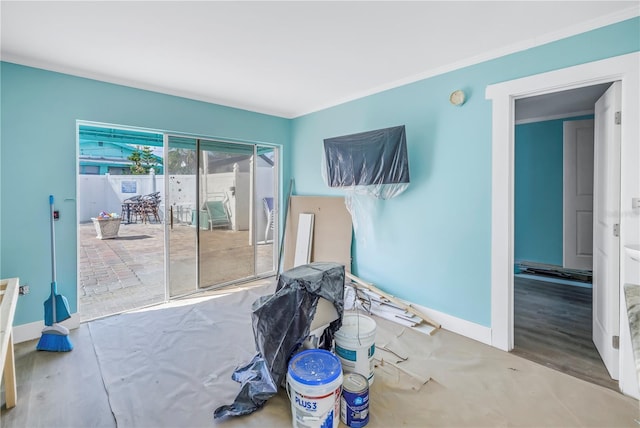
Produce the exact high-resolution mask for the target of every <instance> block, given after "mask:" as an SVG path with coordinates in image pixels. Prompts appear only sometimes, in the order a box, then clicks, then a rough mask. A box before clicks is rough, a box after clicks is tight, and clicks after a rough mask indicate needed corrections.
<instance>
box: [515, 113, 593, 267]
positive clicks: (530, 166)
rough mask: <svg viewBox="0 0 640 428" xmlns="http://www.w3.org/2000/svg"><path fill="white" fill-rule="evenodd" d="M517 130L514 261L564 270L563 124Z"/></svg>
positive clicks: (561, 121)
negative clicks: (561, 267)
mask: <svg viewBox="0 0 640 428" xmlns="http://www.w3.org/2000/svg"><path fill="white" fill-rule="evenodd" d="M580 119H593V115H591V116H580V117H574V118H571V119H559V120H547V121H544V122H536V123H527V124H522V125H517V126H516V132H515V145H516V147H515V184H514V194H515V213H514V217H515V218H514V223H515V231H514V241H515V242H514V258H515V260H516V261H529V262H536V263H546V264H551V265H557V266H562V193H563V190H562V188H563V184H562V183H563V173H562V170H563V155H562V151H563V144H562V140H563V124H564V122H565V121H569V120H580Z"/></svg>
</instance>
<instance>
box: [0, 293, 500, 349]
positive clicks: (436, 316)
mask: <svg viewBox="0 0 640 428" xmlns="http://www.w3.org/2000/svg"><path fill="white" fill-rule="evenodd" d="M411 305H412V306H414V307H415V308H416V309H418V310H420V311H422V312H424V314H425V315H427V316H428V317H429V318H431V319H432V320H433V321H435V322H437V323H440V324H441V326H442V328H444V329H445V330H449V331H451V332H453V333H456V334H459V335H461V336H465V337H468V338H469V339H473V340H477V341H478V342H481V343H484V344H486V345H489V346H491V328H490V327H485V326H483V325H480V324H476V323H474V322H471V321H467V320H464V319H462V318H457V317H454V316H452V315H449V314H445V313H443V312H440V311H436V310H434V309H429V308H427V307H424V306H421V305H417V304H415V303H411ZM60 324H62V325H64V326H65V327H67V328H68V329H69V330H73V329H76V328H78V327H80V316H79V315H78V313H77V312H76V313H73V314H71V318H69V319H68V320H66V321H64V322H62V323H60ZM43 328H44V321H36V322H32V323H29V324H22V325H18V326H15V327H13V342H14V343H22V342H28V341H29V340H34V339H38V338H39V337H40V335H41V333H42V329H43Z"/></svg>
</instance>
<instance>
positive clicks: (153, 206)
mask: <svg viewBox="0 0 640 428" xmlns="http://www.w3.org/2000/svg"><path fill="white" fill-rule="evenodd" d="M158 205H160V192H155V193H150V194H148V195H144V196H143V197H142V198H140V203H139V205H138V210H139V211H140V215H141V216H142V221H143V222H145V223H146V222H147V221H150V220H151V216H153V217H154V219H155V221H156V223H159V222H160V213H159V212H158Z"/></svg>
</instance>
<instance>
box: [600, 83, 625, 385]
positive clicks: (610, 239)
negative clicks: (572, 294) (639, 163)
mask: <svg viewBox="0 0 640 428" xmlns="http://www.w3.org/2000/svg"><path fill="white" fill-rule="evenodd" d="M620 92H621V83H620V82H615V83H614V84H613V85H611V87H610V88H609V89H608V90H607V92H605V93H604V95H602V97H601V98H600V99H599V100H598V101H597V102H596V107H595V140H594V150H595V151H594V153H595V163H594V207H593V218H594V222H593V253H594V265H593V343H594V344H595V345H596V348H598V352H600V356H601V357H602V361H603V362H604V364H605V366H606V367H607V370H608V371H609V375H610V376H611V377H612V378H613V379H618V365H619V362H618V349H617V347H618V346H617V340H618V339H617V338H618V337H619V335H620V331H619V330H620V278H619V277H620V245H619V239H620V238H619V237H618V232H617V230H616V229H617V227H618V224H619V223H620V125H619V124H617V123H616V122H617V118H616V112H619V111H620V106H621V102H620V99H621V97H620ZM627 120H634V118H628V119H627Z"/></svg>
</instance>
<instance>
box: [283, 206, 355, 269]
mask: <svg viewBox="0 0 640 428" xmlns="http://www.w3.org/2000/svg"><path fill="white" fill-rule="evenodd" d="M301 213H308V214H314V222H313V243H312V246H311V261H312V262H336V263H341V264H343V265H344V267H345V270H346V271H347V272H351V238H352V233H353V229H352V223H351V214H349V211H347V207H346V205H345V203H344V197H340V196H291V198H290V207H289V214H288V218H287V224H286V226H285V236H284V262H283V270H285V271H286V270H289V269H291V268H292V267H293V259H294V254H295V252H296V249H295V246H296V240H297V231H298V217H299V216H300V214H301Z"/></svg>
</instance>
